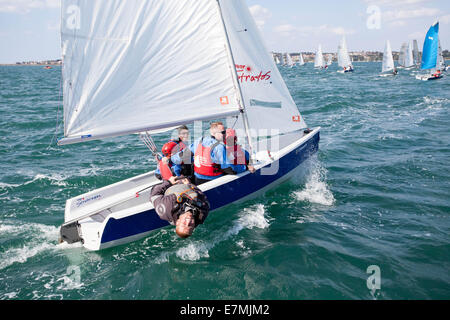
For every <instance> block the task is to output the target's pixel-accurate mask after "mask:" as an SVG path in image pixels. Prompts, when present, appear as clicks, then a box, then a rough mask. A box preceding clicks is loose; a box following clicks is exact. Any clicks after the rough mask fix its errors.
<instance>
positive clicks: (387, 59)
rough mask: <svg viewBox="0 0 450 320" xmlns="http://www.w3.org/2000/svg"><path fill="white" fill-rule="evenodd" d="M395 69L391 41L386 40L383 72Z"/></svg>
mask: <svg viewBox="0 0 450 320" xmlns="http://www.w3.org/2000/svg"><path fill="white" fill-rule="evenodd" d="M392 70H394V58H393V57H392V49H391V43H390V42H389V40H386V45H385V47H384V53H383V64H382V67H381V72H387V71H392Z"/></svg>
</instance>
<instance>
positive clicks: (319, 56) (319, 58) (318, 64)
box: [314, 44, 325, 68]
mask: <svg viewBox="0 0 450 320" xmlns="http://www.w3.org/2000/svg"><path fill="white" fill-rule="evenodd" d="M324 66H325V61H324V59H323V53H322V45H320V44H319V47H318V48H317V52H316V57H315V58H314V68H323V67H324Z"/></svg>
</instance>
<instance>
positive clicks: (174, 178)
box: [169, 176, 177, 184]
mask: <svg viewBox="0 0 450 320" xmlns="http://www.w3.org/2000/svg"><path fill="white" fill-rule="evenodd" d="M176 179H177V177H174V176H172V177H170V178H169V182H170V183H171V184H176V183H177V180H176Z"/></svg>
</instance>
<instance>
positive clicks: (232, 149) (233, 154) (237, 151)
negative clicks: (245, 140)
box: [227, 144, 247, 165]
mask: <svg viewBox="0 0 450 320" xmlns="http://www.w3.org/2000/svg"><path fill="white" fill-rule="evenodd" d="M227 159H228V160H229V161H232V164H234V165H237V164H247V159H245V152H244V150H242V148H241V146H240V145H236V144H235V145H234V146H227Z"/></svg>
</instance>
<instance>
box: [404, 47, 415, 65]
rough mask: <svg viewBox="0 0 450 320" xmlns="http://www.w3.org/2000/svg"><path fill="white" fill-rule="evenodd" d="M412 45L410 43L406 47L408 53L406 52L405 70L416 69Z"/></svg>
mask: <svg viewBox="0 0 450 320" xmlns="http://www.w3.org/2000/svg"><path fill="white" fill-rule="evenodd" d="M412 46H413V45H412V43H411V42H409V43H408V45H407V46H406V52H405V65H404V67H405V69H410V68H412V67H414V55H413V48H412Z"/></svg>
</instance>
